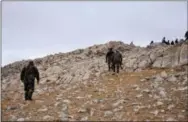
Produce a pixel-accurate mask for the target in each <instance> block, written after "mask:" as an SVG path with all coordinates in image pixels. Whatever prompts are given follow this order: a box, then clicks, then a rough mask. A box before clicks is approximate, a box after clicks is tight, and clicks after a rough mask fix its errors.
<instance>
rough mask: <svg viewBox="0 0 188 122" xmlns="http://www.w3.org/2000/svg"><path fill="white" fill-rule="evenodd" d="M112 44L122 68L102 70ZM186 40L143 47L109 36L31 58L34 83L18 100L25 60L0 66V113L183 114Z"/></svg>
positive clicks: (28, 116) (25, 116) (62, 116)
mask: <svg viewBox="0 0 188 122" xmlns="http://www.w3.org/2000/svg"><path fill="white" fill-rule="evenodd" d="M109 44H110V45H113V46H114V47H115V48H116V49H118V50H120V51H121V52H122V54H123V70H121V72H120V74H116V75H112V74H111V73H109V72H108V71H107V64H106V63H105V54H106V52H107V48H108V46H109ZM187 52H188V45H187V43H185V42H184V43H181V44H178V45H170V46H169V45H168V46H167V45H163V44H157V45H150V46H148V47H146V48H144V47H138V46H134V45H128V44H124V43H123V42H120V41H111V42H109V43H107V44H101V45H94V46H91V47H88V48H86V49H78V50H75V51H72V52H69V53H59V54H55V55H49V56H46V57H44V58H39V59H35V60H34V62H35V64H36V65H37V67H38V69H39V72H40V77H41V80H40V84H39V85H36V90H35V93H34V96H33V99H34V100H33V101H32V102H25V101H24V99H23V98H24V97H23V95H24V92H23V84H22V83H21V82H20V79H19V75H20V71H21V69H22V67H23V66H24V65H26V64H27V63H28V61H19V62H15V63H13V64H9V65H7V66H4V67H3V68H2V74H1V77H2V92H1V93H2V119H3V120H6V121H10V120H13V121H16V120H116V121H117V120H123V121H128V120H177V121H180V120H181V121H183V120H184V121H185V120H187V113H188V112H187V107H188V106H187V102H186V100H187V96H188V94H187V66H188V54H187Z"/></svg>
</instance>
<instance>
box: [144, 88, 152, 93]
mask: <svg viewBox="0 0 188 122" xmlns="http://www.w3.org/2000/svg"><path fill="white" fill-rule="evenodd" d="M142 92H146V93H150V90H149V89H144V90H143V91H142Z"/></svg>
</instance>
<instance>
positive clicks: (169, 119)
mask: <svg viewBox="0 0 188 122" xmlns="http://www.w3.org/2000/svg"><path fill="white" fill-rule="evenodd" d="M166 121H177V120H175V119H174V118H171V117H169V118H167V119H166Z"/></svg>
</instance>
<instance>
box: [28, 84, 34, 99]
mask: <svg viewBox="0 0 188 122" xmlns="http://www.w3.org/2000/svg"><path fill="white" fill-rule="evenodd" d="M34 85H35V83H34V81H32V82H31V83H30V84H29V93H28V96H29V100H32V95H33V92H34Z"/></svg>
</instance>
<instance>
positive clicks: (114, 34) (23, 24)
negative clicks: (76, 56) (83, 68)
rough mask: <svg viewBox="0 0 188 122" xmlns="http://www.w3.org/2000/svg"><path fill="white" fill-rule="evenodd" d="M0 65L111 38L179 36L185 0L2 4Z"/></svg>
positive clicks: (140, 39)
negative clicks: (0, 63)
mask: <svg viewBox="0 0 188 122" xmlns="http://www.w3.org/2000/svg"><path fill="white" fill-rule="evenodd" d="M2 27H3V28H2V65H5V64H8V63H12V62H14V61H18V60H22V59H29V58H36V57H41V56H45V55H47V54H53V53H58V52H67V51H72V50H75V49H77V48H85V47H88V46H91V45H93V44H102V43H106V42H108V41H110V40H121V41H123V42H124V43H128V44H129V43H130V42H131V41H133V42H134V44H136V45H140V46H145V45H147V44H149V43H150V41H151V40H154V41H160V40H161V39H162V37H164V36H165V37H166V38H167V39H170V40H172V39H175V38H183V37H184V34H185V31H186V30H187V2H186V1H180V2H178V1H176V2H175V1H174V2H170V1H168V2H167V1H164V2H163V1H158V2H154V1H145V2H144V1H140V2H138V1H136V2H131V1H88V2H86V1H79V2H75V1H72V2H68V1H54V2H52V1H40V2H34V1H30V2H23V1H19V2H13V1H11V2H10V1H3V3H2Z"/></svg>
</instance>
